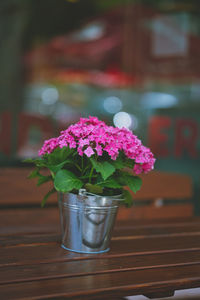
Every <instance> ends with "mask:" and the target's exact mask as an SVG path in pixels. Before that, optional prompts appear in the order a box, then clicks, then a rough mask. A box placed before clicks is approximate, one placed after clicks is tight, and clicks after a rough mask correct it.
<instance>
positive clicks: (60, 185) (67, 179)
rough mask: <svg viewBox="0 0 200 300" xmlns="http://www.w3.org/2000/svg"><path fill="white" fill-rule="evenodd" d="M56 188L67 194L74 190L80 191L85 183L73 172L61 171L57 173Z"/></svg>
mask: <svg viewBox="0 0 200 300" xmlns="http://www.w3.org/2000/svg"><path fill="white" fill-rule="evenodd" d="M54 186H55V189H56V190H57V191H60V192H63V193H67V192H70V191H72V190H73V189H77V190H79V189H80V188H81V187H82V186H83V182H82V181H81V180H80V179H79V178H78V177H76V176H75V175H74V174H73V173H72V172H70V171H67V170H60V171H58V172H57V173H56V176H55V179H54Z"/></svg>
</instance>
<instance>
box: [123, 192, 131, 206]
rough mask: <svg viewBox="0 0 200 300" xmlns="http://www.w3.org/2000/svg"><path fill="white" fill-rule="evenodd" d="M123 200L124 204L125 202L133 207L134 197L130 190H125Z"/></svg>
mask: <svg viewBox="0 0 200 300" xmlns="http://www.w3.org/2000/svg"><path fill="white" fill-rule="evenodd" d="M122 196H123V199H124V200H123V201H122V202H121V203H122V204H125V205H126V206H127V207H131V206H132V205H133V199H132V196H131V194H130V192H129V191H127V190H123V194H122Z"/></svg>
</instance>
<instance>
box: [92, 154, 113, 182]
mask: <svg viewBox="0 0 200 300" xmlns="http://www.w3.org/2000/svg"><path fill="white" fill-rule="evenodd" d="M90 161H91V163H92V165H93V167H94V168H95V170H96V171H97V172H99V173H100V174H101V176H102V177H103V179H104V180H106V179H107V178H108V177H109V176H110V175H112V174H113V173H114V172H115V170H116V169H115V167H114V166H113V165H111V164H110V163H109V162H107V161H104V162H97V161H96V160H94V159H93V158H90Z"/></svg>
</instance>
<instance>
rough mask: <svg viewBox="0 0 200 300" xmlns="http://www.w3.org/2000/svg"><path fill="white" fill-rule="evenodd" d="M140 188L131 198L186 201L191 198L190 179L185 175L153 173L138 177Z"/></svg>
mask: <svg viewBox="0 0 200 300" xmlns="http://www.w3.org/2000/svg"><path fill="white" fill-rule="evenodd" d="M140 177H141V178H142V182H143V183H142V188H141V190H140V191H138V192H137V194H134V193H132V195H133V198H136V199H140V200H147V199H157V198H163V199H186V198H191V196H192V179H191V178H190V176H188V175H185V174H175V173H170V172H161V171H153V172H150V173H148V174H144V175H141V176H140Z"/></svg>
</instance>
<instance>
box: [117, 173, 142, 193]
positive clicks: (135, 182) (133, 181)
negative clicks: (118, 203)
mask: <svg viewBox="0 0 200 300" xmlns="http://www.w3.org/2000/svg"><path fill="white" fill-rule="evenodd" d="M121 173H122V176H123V180H124V183H125V185H127V186H128V187H129V188H130V189H131V191H133V192H134V193H136V192H137V191H139V190H140V188H141V185H142V179H141V178H140V177H138V176H133V175H131V174H129V173H127V172H121Z"/></svg>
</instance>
